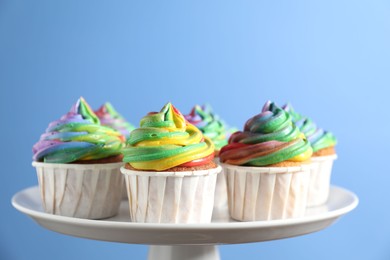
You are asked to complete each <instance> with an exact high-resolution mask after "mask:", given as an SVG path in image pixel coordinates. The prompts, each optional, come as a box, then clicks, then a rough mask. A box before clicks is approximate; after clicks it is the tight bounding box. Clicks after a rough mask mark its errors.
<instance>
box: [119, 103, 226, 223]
mask: <svg viewBox="0 0 390 260" xmlns="http://www.w3.org/2000/svg"><path fill="white" fill-rule="evenodd" d="M123 155H124V158H123V161H124V162H125V163H126V165H125V167H122V168H121V171H122V173H123V174H124V176H125V180H126V187H127V193H128V197H129V208H130V218H131V221H134V222H150V223H208V222H210V221H211V216H212V210H213V204H214V191H215V182H216V179H217V174H218V173H219V172H220V171H221V167H220V166H218V165H216V164H215V163H214V162H213V158H214V145H213V143H212V142H211V140H210V139H209V138H207V137H204V136H203V134H202V132H201V131H200V130H198V129H197V128H196V127H195V126H193V125H192V124H190V123H188V122H187V121H186V120H185V119H184V117H183V115H182V114H181V113H180V112H179V111H178V110H177V109H176V108H175V107H174V106H173V105H172V104H171V103H168V104H166V105H165V106H164V107H163V108H162V109H161V111H160V112H158V113H157V112H152V113H149V114H148V115H146V116H145V117H144V118H142V119H141V122H140V128H137V129H135V130H133V131H132V132H131V133H130V137H129V139H128V140H127V145H126V148H125V149H124V150H123Z"/></svg>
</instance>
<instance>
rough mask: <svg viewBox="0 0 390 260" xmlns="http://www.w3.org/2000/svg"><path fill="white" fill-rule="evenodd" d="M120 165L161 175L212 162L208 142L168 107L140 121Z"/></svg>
mask: <svg viewBox="0 0 390 260" xmlns="http://www.w3.org/2000/svg"><path fill="white" fill-rule="evenodd" d="M123 155H124V158H123V161H124V162H127V163H129V164H130V165H131V166H132V167H133V168H135V169H139V170H155V171H164V170H167V169H169V168H172V167H175V166H184V167H186V166H188V167H191V166H198V165H204V164H207V163H209V162H211V161H212V160H213V157H214V145H213V143H212V142H211V140H210V139H208V138H207V137H204V136H203V134H202V132H201V131H200V130H199V129H198V128H196V127H195V126H194V125H192V124H190V123H188V122H187V121H186V120H185V119H184V117H183V115H182V114H181V113H180V112H179V111H178V110H177V109H176V108H175V107H174V106H173V105H172V104H171V103H168V104H166V105H165V106H164V107H163V108H162V109H161V111H160V112H158V113H156V112H152V113H149V114H148V115H147V116H145V117H144V118H142V119H141V122H140V128H137V129H135V130H133V131H132V132H131V133H130V137H129V138H128V140H127V146H126V148H125V149H124V150H123Z"/></svg>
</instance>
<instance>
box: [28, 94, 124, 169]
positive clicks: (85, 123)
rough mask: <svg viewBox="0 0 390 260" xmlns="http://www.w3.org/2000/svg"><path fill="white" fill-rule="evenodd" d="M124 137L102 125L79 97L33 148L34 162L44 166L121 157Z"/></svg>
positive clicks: (51, 124) (50, 125)
mask: <svg viewBox="0 0 390 260" xmlns="http://www.w3.org/2000/svg"><path fill="white" fill-rule="evenodd" d="M123 146H124V137H123V136H122V135H121V134H120V133H119V132H118V131H116V130H114V129H112V128H109V127H105V126H102V125H101V124H100V121H99V118H98V117H97V116H96V115H95V113H94V112H93V110H92V109H91V108H90V106H89V105H88V104H87V102H86V101H85V100H84V98H82V97H81V98H80V99H79V100H77V102H76V104H74V105H73V106H72V108H71V109H70V111H69V112H68V113H67V114H65V115H64V116H62V117H61V118H60V119H59V120H57V121H54V122H51V123H50V124H49V126H48V128H47V129H46V131H45V133H44V134H42V135H41V137H40V139H39V141H38V142H37V143H36V144H35V145H34V146H33V154H34V156H33V160H34V161H43V162H46V163H72V162H87V161H89V160H99V159H103V158H108V157H111V156H115V155H120V152H121V149H122V147H123Z"/></svg>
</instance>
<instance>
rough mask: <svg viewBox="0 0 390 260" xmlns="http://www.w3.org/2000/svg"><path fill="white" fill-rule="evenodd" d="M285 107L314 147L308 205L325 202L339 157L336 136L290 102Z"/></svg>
mask: <svg viewBox="0 0 390 260" xmlns="http://www.w3.org/2000/svg"><path fill="white" fill-rule="evenodd" d="M283 109H284V110H285V111H287V112H288V113H289V114H290V115H291V117H292V119H293V121H294V123H295V124H296V126H297V127H298V128H299V129H300V131H301V132H302V133H304V134H305V135H306V137H307V139H308V141H309V142H310V145H311V147H312V149H313V156H312V159H311V161H312V169H311V177H310V186H309V195H308V207H311V206H318V205H321V204H324V203H325V202H326V201H327V200H328V197H329V189H330V178H331V174H332V168H333V162H334V160H336V159H337V154H336V150H335V146H336V144H337V140H336V137H335V136H334V135H333V134H332V133H331V132H329V131H325V130H323V129H322V128H320V127H318V126H317V125H316V124H315V123H314V121H313V120H312V119H310V118H308V117H306V116H303V115H301V114H299V113H297V112H296V111H295V110H294V109H293V107H292V105H291V104H290V103H288V104H286V105H284V106H283Z"/></svg>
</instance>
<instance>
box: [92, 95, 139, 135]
mask: <svg viewBox="0 0 390 260" xmlns="http://www.w3.org/2000/svg"><path fill="white" fill-rule="evenodd" d="M95 114H96V115H97V116H98V117H99V120H100V123H101V124H102V125H105V126H109V127H112V128H114V129H116V130H118V131H119V132H121V133H122V135H123V136H125V137H128V136H129V135H130V132H131V131H133V130H134V126H132V125H131V124H130V123H129V122H127V121H126V119H125V118H124V117H123V116H122V115H121V114H119V113H118V112H117V111H116V110H115V108H114V107H113V106H112V105H111V104H110V103H109V102H106V103H105V104H103V105H102V106H101V107H100V108H99V109H98V110H96V111H95Z"/></svg>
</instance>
